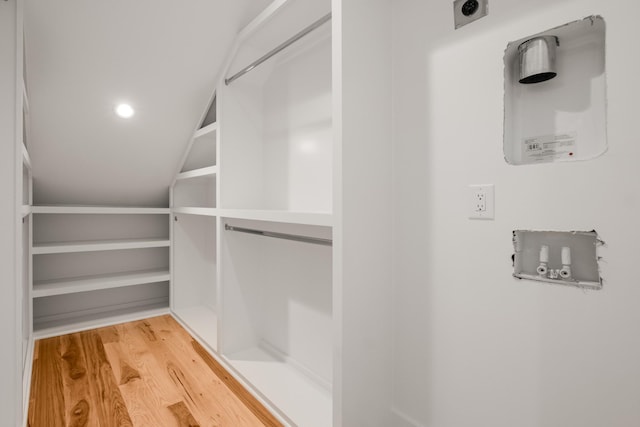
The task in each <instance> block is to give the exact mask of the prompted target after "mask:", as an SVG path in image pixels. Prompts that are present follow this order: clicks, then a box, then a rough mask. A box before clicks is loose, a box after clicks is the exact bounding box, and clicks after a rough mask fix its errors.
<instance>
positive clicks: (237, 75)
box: [224, 12, 331, 86]
mask: <svg viewBox="0 0 640 427" xmlns="http://www.w3.org/2000/svg"><path fill="white" fill-rule="evenodd" d="M329 20H331V12H329V13H327V14H326V15H325V16H323V17H322V18H320V19H318V20H317V21H316V22H314V23H313V24H311V25H309V26H308V27H307V28H305V29H304V30H302V31H300V32H299V33H298V34H296V35H295V36H293V37H291V38H290V39H289V40H287V41H285V42H284V43H282V44H281V45H279V46H278V47H276V48H275V49H273V50H271V51H269V52H268V53H266V54H265V55H263V56H261V57H260V58H258V59H256V60H255V61H253V62H252V63H251V64H249V65H247V66H246V67H244V68H243V69H242V70H240V71H238V72H237V73H235V74H234V75H233V76H231V77H229V78H228V79H224V83H225V84H226V85H227V86H228V85H229V84H230V83H231V82H233V81H234V80H236V79H238V78H240V77H242V76H244V75H245V74H247V73H248V72H249V71H251V70H253V69H254V68H256V67H257V66H258V65H260V64H262V63H263V62H264V61H266V60H267V59H269V58H271V57H272V56H273V55H275V54H277V53H279V52H281V51H283V50H284V49H286V48H288V47H289V46H291V45H292V44H294V43H295V42H297V41H298V40H300V39H301V38H303V37H304V36H306V35H307V34H309V33H310V32H312V31H313V30H315V29H316V28H318V27H320V26H321V25H322V24H324V23H325V22H328V21H329Z"/></svg>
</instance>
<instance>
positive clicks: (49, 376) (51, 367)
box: [29, 337, 66, 427]
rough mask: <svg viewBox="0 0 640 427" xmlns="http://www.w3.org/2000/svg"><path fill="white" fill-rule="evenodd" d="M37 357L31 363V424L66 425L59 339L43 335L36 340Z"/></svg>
mask: <svg viewBox="0 0 640 427" xmlns="http://www.w3.org/2000/svg"><path fill="white" fill-rule="evenodd" d="M39 347H40V349H39V351H38V359H37V360H35V361H34V362H35V363H34V364H35V365H36V369H35V370H34V372H33V374H34V376H33V383H32V387H31V399H30V401H31V402H33V405H32V409H33V412H32V414H31V416H30V417H29V425H30V426H31V427H45V426H46V427H66V423H65V401H64V390H63V381H62V357H61V354H60V339H59V338H58V337H54V338H47V339H44V340H40V342H39Z"/></svg>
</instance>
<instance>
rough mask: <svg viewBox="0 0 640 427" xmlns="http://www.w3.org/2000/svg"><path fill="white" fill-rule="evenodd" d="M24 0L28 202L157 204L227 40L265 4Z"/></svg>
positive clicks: (260, 0) (246, 0)
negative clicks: (127, 107)
mask: <svg viewBox="0 0 640 427" xmlns="http://www.w3.org/2000/svg"><path fill="white" fill-rule="evenodd" d="M25 3H26V5H25V45H26V46H25V47H26V66H27V85H28V92H29V103H30V131H31V132H30V140H29V152H30V154H31V157H32V163H33V176H34V202H35V204H84V205H87V204H88V205H123V206H167V205H168V187H169V185H170V183H171V180H172V178H173V175H174V173H175V171H176V168H177V167H178V163H179V161H180V159H181V157H182V153H183V152H184V150H185V148H186V145H187V143H188V141H189V138H190V136H191V134H192V133H193V131H194V129H195V127H196V126H197V124H198V120H199V118H200V116H201V114H202V113H203V110H204V109H206V107H207V103H208V100H209V97H210V96H211V93H212V91H213V88H214V85H215V78H216V75H217V74H218V72H219V71H220V68H221V66H222V63H223V62H224V60H225V59H226V55H227V53H228V51H229V49H230V47H231V45H232V43H233V39H234V37H235V35H236V34H237V32H238V31H239V30H240V29H241V28H242V27H243V26H244V25H245V24H246V23H248V22H249V21H250V20H251V19H252V18H253V17H254V16H256V15H257V14H258V13H259V12H260V11H261V10H262V9H264V8H265V7H266V6H267V5H268V3H269V0H233V1H229V0H189V1H167V0H135V1H131V0H108V1H86V0H56V1H50V0H26V2H25ZM120 102H128V103H130V104H131V105H133V107H134V108H135V110H136V114H135V116H134V117H133V118H131V119H129V120H124V119H121V118H119V117H117V116H116V115H115V114H114V107H115V106H116V105H117V104H118V103H120Z"/></svg>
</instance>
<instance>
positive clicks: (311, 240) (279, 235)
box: [224, 224, 333, 246]
mask: <svg viewBox="0 0 640 427" xmlns="http://www.w3.org/2000/svg"><path fill="white" fill-rule="evenodd" d="M224 229H225V230H227V231H239V232H240V233H249V234H256V235H258V236H265V237H275V238H276V239H286V240H294V241H296V242H304V243H313V244H314V245H323V246H333V240H331V239H322V238H320V237H309V236H299V235H297V234H287V233H276V232H275V231H264V230H256V229H253V228H244V227H236V226H232V225H229V224H225V225H224Z"/></svg>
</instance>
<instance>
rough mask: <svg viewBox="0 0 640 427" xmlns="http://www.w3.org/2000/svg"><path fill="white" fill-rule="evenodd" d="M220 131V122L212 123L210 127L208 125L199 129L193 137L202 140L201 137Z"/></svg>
mask: <svg viewBox="0 0 640 427" xmlns="http://www.w3.org/2000/svg"><path fill="white" fill-rule="evenodd" d="M217 129H218V122H215V123H211V124H210V125H207V126H205V127H203V128H200V129H198V130H197V131H196V132H195V133H194V134H193V137H194V138H200V137H201V136H204V135H206V134H209V133H211V132H215V131H216V130H217Z"/></svg>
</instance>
